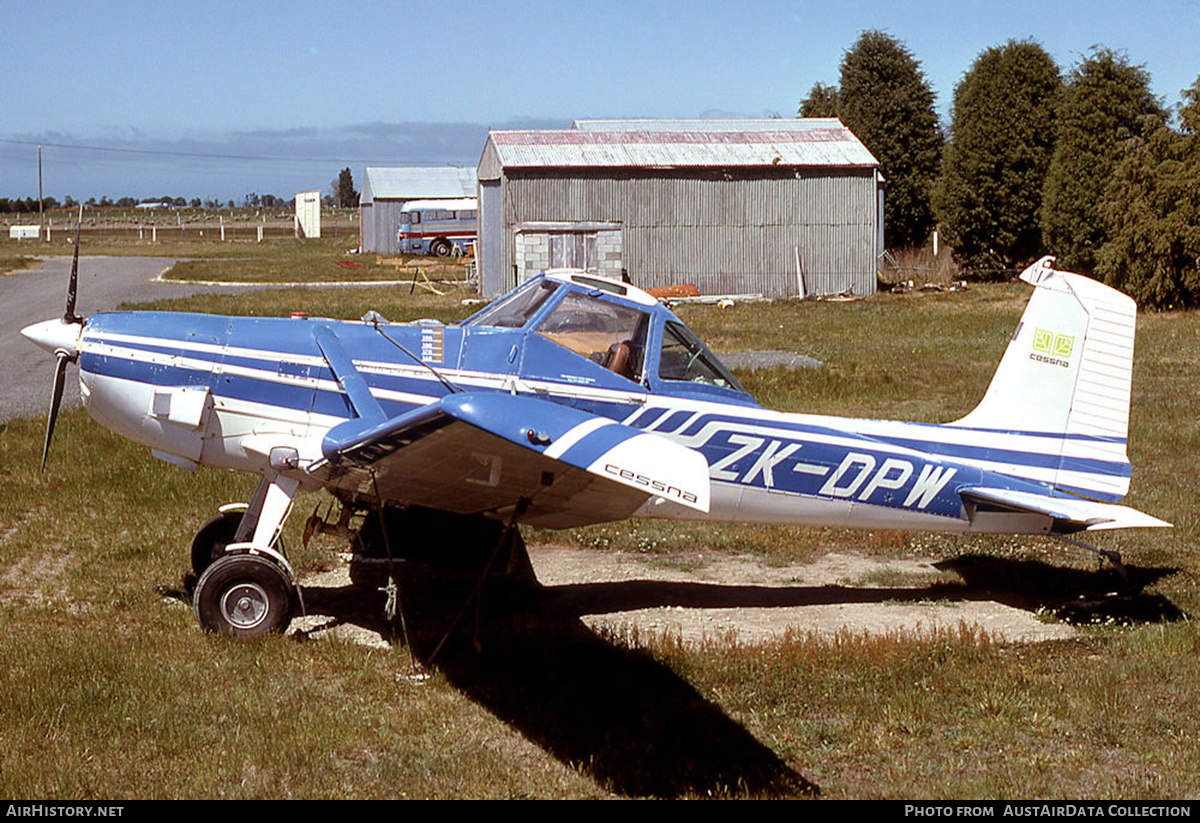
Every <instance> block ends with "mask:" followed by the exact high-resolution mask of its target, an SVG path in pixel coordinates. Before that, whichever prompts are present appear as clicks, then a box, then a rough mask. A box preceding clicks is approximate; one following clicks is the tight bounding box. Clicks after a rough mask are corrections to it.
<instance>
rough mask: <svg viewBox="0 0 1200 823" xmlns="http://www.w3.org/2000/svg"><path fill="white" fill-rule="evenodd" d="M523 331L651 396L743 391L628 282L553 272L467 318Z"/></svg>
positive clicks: (692, 338) (660, 308)
mask: <svg viewBox="0 0 1200 823" xmlns="http://www.w3.org/2000/svg"><path fill="white" fill-rule="evenodd" d="M463 325H465V326H493V327H499V328H511V329H524V330H526V331H528V332H532V333H535V334H538V335H540V336H541V337H544V338H545V339H547V340H550V341H552V342H553V343H556V344H558V345H559V346H562V347H563V348H565V349H567V350H569V351H571V352H574V353H575V354H578V355H579V356H581V357H584V358H587V359H588V360H590V361H591V362H593V363H596V364H598V365H600V366H603V367H604V368H606V369H608V370H609V371H611V372H613V373H615V374H618V375H620V376H621V377H624V378H625V379H627V380H630V381H633V382H634V383H638V384H641V385H644V386H648V387H650V388H651V389H652V390H654V391H661V392H667V393H686V394H695V393H697V391H699V393H708V391H707V390H708V389H709V388H712V389H717V390H722V391H720V393H721V394H725V393H726V392H729V393H737V394H739V395H741V397H740V398H737V397H730V398H729V399H737V400H740V401H742V402H745V401H746V400H749V397H748V396H747V395H746V390H745V389H743V388H742V386H741V384H740V383H738V381H737V378H735V377H734V376H733V374H732V373H731V372H730V371H729V369H728V368H727V367H726V366H725V364H723V363H722V362H721V361H720V359H719V358H718V357H717V356H716V355H715V354H713V353H712V352H711V351H709V349H708V347H707V346H705V345H704V343H702V342H701V341H700V339H699V338H698V337H696V335H695V334H693V333H692V331H691V330H690V329H688V327H687V326H686V325H684V324H683V322H682V321H681V320H680V319H679V318H678V317H676V316H675V315H674V314H673V313H672V312H671V311H669V310H668V309H667V308H666V307H665V306H663V305H662V304H661V303H659V302H658V301H657V300H656V299H654V298H653V297H651V296H650V295H648V294H646V293H645V292H644V291H642V290H640V289H637V288H635V287H633V286H630V285H628V284H625V283H618V282H616V281H613V280H609V279H607V278H601V277H595V276H592V275H588V274H586V273H584V272H578V271H551V272H547V273H546V274H543V275H539V276H538V277H535V278H533V279H531V280H528V281H526V282H525V283H524V284H522V285H521V286H520V287H518V288H517V289H516V290H514V291H512V292H510V293H509V294H508V295H506V296H505V297H503V298H501V299H500V300H498V301H496V302H495V303H492V304H491V305H490V306H488V307H487V308H485V309H483V310H482V311H480V312H478V313H476V314H475V315H473V316H471V317H469V318H468V319H467V320H465V321H463Z"/></svg>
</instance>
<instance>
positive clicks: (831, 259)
mask: <svg viewBox="0 0 1200 823" xmlns="http://www.w3.org/2000/svg"><path fill="white" fill-rule="evenodd" d="M478 179H479V241H480V250H479V251H480V255H479V256H480V260H479V263H480V285H481V288H482V291H483V295H484V296H485V297H495V296H498V295H500V294H503V293H504V292H505V291H507V290H508V289H510V288H512V287H513V286H515V285H517V284H518V283H520V282H522V281H523V280H525V279H527V278H528V277H531V276H533V275H535V274H537V273H538V272H539V271H542V270H544V269H547V268H556V267H559V266H577V267H580V268H587V269H590V270H592V271H595V272H597V273H599V274H604V275H607V276H613V277H621V276H627V277H628V279H629V280H630V281H631V282H632V283H634V284H635V285H637V286H640V287H642V288H650V287H655V286H667V285H673V284H678V283H694V284H696V285H697V286H698V287H699V289H700V291H701V293H702V294H763V295H766V296H770V297H786V296H793V295H797V294H800V293H802V291H803V293H806V294H810V295H811V294H838V293H842V292H846V291H852V292H854V293H855V294H870V293H872V292H874V291H875V282H876V264H877V259H878V255H879V254H880V253H881V252H882V250H883V228H882V227H883V193H882V192H883V185H882V178H881V177H880V175H879V164H878V162H877V161H876V160H875V158H874V157H873V156H872V155H871V153H870V152H869V151H867V149H866V147H865V146H864V145H863V144H862V143H861V142H860V141H859V140H858V138H856V137H855V136H854V135H853V134H851V132H850V131H849V129H847V128H846V127H845V126H843V125H842V123H841V122H840V121H838V120H835V119H807V120H778V119H775V120H750V121H747V120H737V121H711V120H690V121H689V120H685V121H670V120H626V121H577V122H576V123H575V125H574V127H573V128H572V129H569V130H559V131H493V132H490V133H489V134H488V139H487V143H486V144H485V145H484V149H483V156H482V157H481V159H480V161H479V170H478Z"/></svg>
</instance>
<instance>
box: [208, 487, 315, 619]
mask: <svg viewBox="0 0 1200 823" xmlns="http://www.w3.org/2000/svg"><path fill="white" fill-rule="evenodd" d="M299 485H300V484H299V481H297V480H294V479H292V478H290V477H283V476H280V475H277V474H275V473H274V472H268V473H267V474H265V475H264V476H263V478H262V479H261V480H260V481H259V482H258V487H257V488H255V490H254V494H253V496H251V498H250V504H249V506H248V507H247V509H246V511H245V513H244V514H243V515H242V517H241V519H240V521H239V522H238V526H237V529H236V531H235V533H234V540H233V541H232V542H230V543H229V544H228V545H226V546H225V553H224V555H223V556H221V557H218V558H216V559H215V560H213V561H212V563H211V564H210V565H209V566H208V568H207V569H205V570H204V573H203V574H201V575H200V580H199V581H198V582H197V583H196V590H195V592H194V593H193V595H192V606H193V610H194V611H195V613H196V620H197V621H199V623H200V625H201V626H202V627H203V628H205V629H207V630H208V631H211V632H218V633H220V634H228V635H232V636H233V637H238V638H249V637H258V636H261V635H264V634H270V633H271V632H280V631H283V630H284V629H286V628H287V625H288V623H290V622H291V619H292V615H293V613H295V611H296V610H297V608H299V609H301V610H303V601H302V600H301V597H300V588H299V586H298V585H297V582H296V574H295V572H294V571H293V570H292V567H291V564H290V563H288V561H287V558H286V557H284V556H283V554H282V553H281V552H280V551H279V550H278V549H276V548H275V547H274V546H275V544H276V541H277V539H278V537H279V532H280V530H281V529H282V528H283V523H284V521H285V520H287V516H288V514H289V513H290V512H291V510H292V500H293V498H294V497H295V495H296V492H297V490H298V489H299Z"/></svg>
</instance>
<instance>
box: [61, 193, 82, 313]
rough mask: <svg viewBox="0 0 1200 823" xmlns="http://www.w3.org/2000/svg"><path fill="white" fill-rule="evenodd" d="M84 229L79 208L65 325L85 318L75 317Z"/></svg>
mask: <svg viewBox="0 0 1200 823" xmlns="http://www.w3.org/2000/svg"><path fill="white" fill-rule="evenodd" d="M82 227H83V206H80V207H79V219H78V220H76V221H75V254H74V256H73V257H72V258H71V279H70V280H69V281H67V309H66V311H64V312H63V322H64V323H78V322H79V321H80V320H82V319H83V318H81V317H76V316H75V291H76V287H77V286H78V285H79V230H80V229H81V228H82Z"/></svg>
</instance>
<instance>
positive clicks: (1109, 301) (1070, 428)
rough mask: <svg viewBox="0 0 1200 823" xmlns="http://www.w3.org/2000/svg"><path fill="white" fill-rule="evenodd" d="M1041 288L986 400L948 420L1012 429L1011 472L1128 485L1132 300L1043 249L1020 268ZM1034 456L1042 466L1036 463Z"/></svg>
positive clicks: (1103, 495) (1076, 485)
mask: <svg viewBox="0 0 1200 823" xmlns="http://www.w3.org/2000/svg"><path fill="white" fill-rule="evenodd" d="M1021 279H1022V280H1024V281H1025V282H1027V283H1030V284H1032V285H1033V286H1035V287H1036V291H1035V292H1034V293H1033V296H1032V297H1031V298H1030V300H1029V304H1028V305H1027V306H1026V308H1025V313H1024V314H1023V315H1022V316H1021V322H1020V323H1019V324H1018V325H1017V329H1016V331H1015V332H1013V336H1012V339H1011V340H1010V341H1009V344H1008V349H1007V350H1006V351H1005V353H1004V358H1003V359H1002V360H1001V361H1000V366H999V368H998V369H997V370H996V374H995V375H994V376H993V377H992V382H991V384H990V385H989V386H988V390H987V394H985V395H984V398H983V400H982V401H981V402H980V404H979V405H978V406H977V407H976V408H975V409H974V411H972V412H971V413H970V414H968V415H967V416H966V417H964V418H962V419H961V420H958V421H955V422H954V423H951V424H949V425H951V426H956V427H964V428H972V429H981V430H986V431H991V432H1004V433H1008V434H1010V435H1024V436H1023V437H1020V439H1019V442H1020V444H1021V445H1019V446H1016V445H1014V444H1015V443H1017V442H1018V441H1017V439H1016V438H1014V437H1006V438H1005V439H1004V440H1003V441H1000V440H997V441H995V442H996V444H997V448H996V451H997V455H998V457H997V462H1000V463H1005V464H1009V463H1010V461H1009V460H1006V459H1005V458H1003V457H1001V456H999V455H1002V454H1004V453H1006V452H1010V453H1012V454H1014V455H1017V456H1014V457H1013V459H1012V462H1011V466H1010V467H1006V468H1004V469H1002V470H1003V471H1004V472H1005V473H1006V474H1013V475H1016V476H1019V477H1026V478H1029V479H1033V480H1037V481H1039V482H1049V483H1050V484H1051V485H1053V486H1055V487H1056V488H1060V489H1063V490H1064V491H1070V492H1075V493H1077V494H1082V495H1084V496H1087V497H1093V498H1097V499H1100V500H1108V501H1114V500H1120V499H1121V498H1122V497H1123V496H1124V495H1125V493H1126V492H1127V491H1128V490H1129V475H1130V467H1129V459H1128V457H1127V456H1126V452H1125V443H1126V438H1127V436H1128V431H1129V396H1130V383H1131V378H1132V375H1133V342H1134V324H1135V321H1136V316H1137V305H1136V304H1135V303H1134V301H1133V300H1132V299H1131V298H1130V297H1128V296H1126V295H1124V294H1122V293H1121V292H1119V291H1117V290H1115V289H1112V288H1110V287H1108V286H1106V285H1104V284H1103V283H1100V282H1098V281H1095V280H1092V279H1091V278H1088V277H1084V276H1082V275H1079V274H1072V273H1070V272H1063V271H1058V270H1056V269H1055V268H1054V258H1053V257H1043V258H1042V259H1041V260H1039V261H1038V262H1037V263H1034V264H1033V265H1032V266H1030V267H1029V268H1027V269H1026V270H1025V271H1024V272H1022V273H1021ZM1033 464H1036V465H1033Z"/></svg>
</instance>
